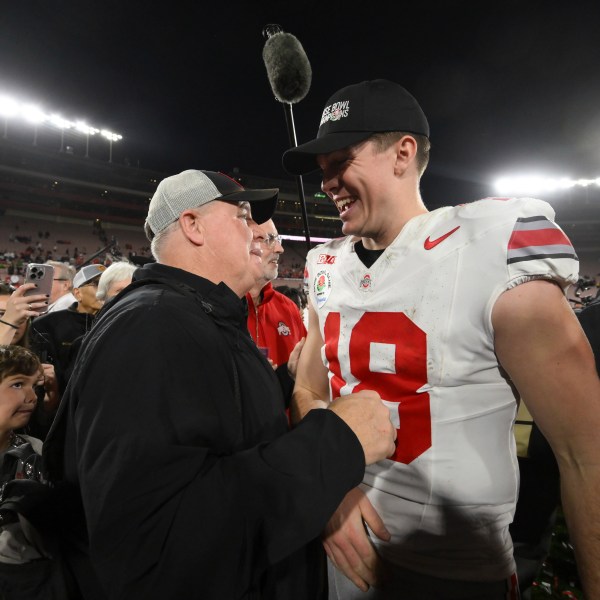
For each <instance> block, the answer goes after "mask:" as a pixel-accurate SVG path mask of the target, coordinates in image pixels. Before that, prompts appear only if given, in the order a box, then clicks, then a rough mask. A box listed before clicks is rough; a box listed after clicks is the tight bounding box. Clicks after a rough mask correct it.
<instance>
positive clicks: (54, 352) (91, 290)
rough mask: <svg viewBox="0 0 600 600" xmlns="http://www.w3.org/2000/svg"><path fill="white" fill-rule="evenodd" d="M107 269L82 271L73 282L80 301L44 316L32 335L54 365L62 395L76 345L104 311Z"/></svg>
mask: <svg viewBox="0 0 600 600" xmlns="http://www.w3.org/2000/svg"><path fill="white" fill-rule="evenodd" d="M105 269H106V267H105V266H104V265H96V264H94V265H87V266H85V267H82V268H81V269H80V270H79V271H78V272H77V274H76V275H75V277H74V279H73V295H74V296H75V298H76V302H74V303H73V304H72V305H71V306H69V308H67V309H65V310H59V311H56V312H51V313H49V314H46V315H42V316H41V317H38V318H36V319H34V320H33V322H32V324H31V331H30V341H31V346H32V348H33V349H34V350H35V352H36V353H37V355H38V356H40V357H42V359H43V360H47V361H48V362H51V363H52V364H54V367H55V369H56V375H57V378H58V382H59V389H60V393H61V394H62V393H63V392H64V390H65V388H66V386H67V381H68V377H67V374H68V373H69V372H70V364H71V361H72V360H73V359H74V356H73V353H72V352H71V346H72V344H73V342H74V341H75V340H76V339H77V338H78V337H80V336H81V335H83V334H85V333H87V332H88V331H89V330H90V329H91V326H92V323H93V321H94V315H95V314H96V313H97V312H98V311H99V310H100V308H102V304H103V303H102V302H101V301H99V300H97V299H96V290H97V289H98V280H99V279H100V275H101V274H102V273H103V271H104V270H105Z"/></svg>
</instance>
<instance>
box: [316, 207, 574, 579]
mask: <svg viewBox="0 0 600 600" xmlns="http://www.w3.org/2000/svg"><path fill="white" fill-rule="evenodd" d="M553 218H554V211H553V210H552V208H551V207H550V206H549V205H548V204H547V203H546V202H543V201H540V200H535V199H505V198H502V199H496V198H488V199H484V200H479V201H477V202H473V203H470V204H466V205H462V206H457V207H446V208H440V209H438V210H436V211H433V212H430V213H426V214H423V215H419V216H417V217H414V218H413V219H411V220H410V221H409V222H408V223H407V224H406V225H405V226H404V228H403V229H402V231H401V232H400V234H399V235H398V237H397V238H396V239H395V240H394V242H393V243H392V244H391V245H390V246H389V247H388V248H386V249H385V251H384V252H383V254H382V255H381V256H380V257H379V258H378V260H377V261H376V262H375V264H373V265H372V266H371V267H369V268H367V267H365V266H364V264H363V263H362V262H361V261H360V259H359V257H358V256H357V254H356V253H355V251H354V241H355V239H353V238H341V239H337V240H333V241H331V242H328V243H326V244H323V245H320V246H318V247H316V248H314V249H312V250H311V251H310V252H309V254H308V257H307V272H306V283H307V287H308V292H309V294H310V298H311V301H312V304H313V306H314V307H315V310H316V312H317V314H318V318H319V325H320V329H321V333H322V335H323V339H324V341H325V345H324V346H323V349H322V356H323V361H324V364H325V365H326V366H327V368H328V369H329V378H330V391H331V396H332V397H333V398H335V397H337V396H339V395H344V394H349V393H351V392H355V391H359V390H362V389H372V390H376V391H377V392H378V393H379V394H380V395H381V397H382V398H383V399H384V401H385V403H386V404H387V406H388V407H389V408H390V413H391V415H392V420H393V422H394V423H395V424H396V428H397V429H398V442H397V450H396V453H395V455H394V457H393V458H392V459H391V460H385V461H382V462H379V463H377V464H375V465H372V466H370V467H368V468H367V471H366V474H365V478H364V480H363V488H364V490H365V491H366V493H367V495H368V497H369V499H370V501H371V502H372V503H373V505H374V506H375V508H376V509H377V511H378V512H379V514H380V515H381V516H382V518H383V520H384V522H385V524H386V527H387V528H388V530H389V531H390V533H391V534H392V539H391V541H390V542H389V543H383V542H381V541H380V540H378V539H377V538H376V537H375V536H372V538H373V541H374V543H376V544H377V547H378V550H379V552H381V554H382V555H384V556H386V557H387V558H388V559H389V560H390V561H392V562H394V563H396V564H398V565H400V566H402V567H405V568H408V569H411V570H414V571H417V572H421V573H424V574H429V575H433V576H437V577H445V578H453V579H464V580H495V579H503V578H505V577H507V576H510V574H511V573H513V572H514V570H515V566H514V562H513V556H512V543H511V541H510V536H509V533H508V525H509V523H510V522H511V520H512V518H513V514H514V509H515V503H516V497H517V491H518V467H517V461H516V456H515V444H514V437H513V434H512V426H513V421H514V417H515V412H516V402H515V397H514V395H513V392H512V390H511V386H510V385H509V383H508V381H507V378H506V375H505V374H504V373H503V372H502V370H501V369H500V367H499V365H498V361H497V359H496V356H495V354H494V332H493V329H492V323H491V313H492V308H493V306H494V303H495V302H496V300H497V299H498V297H499V296H500V294H502V292H504V291H505V290H507V289H509V288H512V287H514V286H516V285H519V284H521V283H523V282H526V281H530V280H532V279H549V280H554V281H556V282H557V283H558V284H560V285H561V286H562V287H563V288H565V287H566V286H567V285H568V284H570V283H573V282H576V281H577V279H578V271H577V269H578V262H577V256H576V254H575V251H574V249H573V246H572V245H571V243H570V242H569V240H568V238H567V237H566V236H565V234H564V233H563V232H562V230H561V229H560V228H559V227H558V226H557V225H556V224H555V223H554V222H553Z"/></svg>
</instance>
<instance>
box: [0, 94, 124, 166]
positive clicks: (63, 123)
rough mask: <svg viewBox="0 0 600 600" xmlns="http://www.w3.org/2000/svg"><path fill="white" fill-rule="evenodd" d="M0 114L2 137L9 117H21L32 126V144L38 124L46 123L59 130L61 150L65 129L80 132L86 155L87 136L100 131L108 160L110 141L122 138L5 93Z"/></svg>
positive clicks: (0, 102) (5, 131) (1, 98)
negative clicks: (104, 142)
mask: <svg viewBox="0 0 600 600" xmlns="http://www.w3.org/2000/svg"><path fill="white" fill-rule="evenodd" d="M0 116H2V117H4V138H6V137H7V132H8V120H9V119H14V118H21V119H23V120H25V121H27V122H28V123H32V124H33V126H34V138H33V145H34V146H35V145H37V128H38V125H40V124H44V125H48V126H50V127H54V128H56V129H58V130H60V132H61V144H60V149H61V151H63V150H64V134H65V130H68V129H72V130H73V131H76V132H78V133H82V134H84V135H85V136H86V153H85V155H86V157H87V156H89V136H90V135H95V134H97V133H100V132H102V135H103V137H105V138H106V139H107V140H108V141H109V144H110V152H109V162H112V143H113V142H118V141H119V140H122V139H123V136H122V135H120V134H118V133H113V132H111V131H108V130H106V129H103V130H100V129H97V128H96V127H91V126H90V125H87V124H86V123H85V122H84V121H82V120H76V121H74V120H70V119H66V118H64V117H62V116H61V115H60V114H59V113H52V114H47V113H45V112H44V111H43V110H42V109H41V108H40V107H39V106H37V105H35V104H32V103H28V102H20V101H19V100H16V99H14V98H12V97H10V96H8V95H5V94H0Z"/></svg>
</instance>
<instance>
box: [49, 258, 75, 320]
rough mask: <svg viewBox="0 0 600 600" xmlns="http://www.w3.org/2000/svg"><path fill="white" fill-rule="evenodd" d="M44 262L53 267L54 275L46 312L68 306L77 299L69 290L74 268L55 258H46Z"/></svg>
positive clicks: (71, 286)
mask: <svg viewBox="0 0 600 600" xmlns="http://www.w3.org/2000/svg"><path fill="white" fill-rule="evenodd" d="M46 264H47V265H51V266H53V267H54V277H53V279H52V291H51V292H50V304H49V306H48V312H54V311H55V310H64V309H65V308H69V307H70V306H71V305H72V304H73V303H74V302H76V301H77V300H76V298H75V296H74V295H73V293H72V292H71V290H72V288H73V277H74V276H75V269H74V268H73V267H72V266H71V265H68V264H67V263H64V262H59V261H57V260H47V261H46Z"/></svg>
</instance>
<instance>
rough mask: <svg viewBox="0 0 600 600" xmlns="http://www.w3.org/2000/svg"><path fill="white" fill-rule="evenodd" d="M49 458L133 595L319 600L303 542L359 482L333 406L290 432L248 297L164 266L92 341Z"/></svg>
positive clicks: (135, 288)
mask: <svg viewBox="0 0 600 600" xmlns="http://www.w3.org/2000/svg"><path fill="white" fill-rule="evenodd" d="M136 282H137V283H136ZM44 454H45V459H46V461H47V468H48V471H49V475H50V476H51V477H52V479H53V480H54V481H57V482H60V481H63V482H64V483H63V484H62V488H63V489H67V490H70V491H72V492H75V494H76V493H77V492H78V490H80V493H81V498H82V500H83V506H84V507H85V516H86V523H87V528H88V530H89V534H90V548H91V556H92V562H93V565H94V568H95V570H96V572H97V574H98V576H99V579H100V581H101V585H102V587H103V588H104V589H105V590H106V591H107V595H108V597H110V598H119V599H121V598H122V599H125V598H127V599H128V600H131V599H136V598H140V599H142V598H143V599H144V600H151V599H154V598H156V599H161V600H165V599H168V598H190V599H193V598H197V599H203V600H210V599H213V598H214V599H218V600H233V599H237V598H240V599H254V598H261V599H273V600H275V599H277V600H287V599H291V598H293V599H306V600H314V599H315V598H317V597H318V595H317V594H318V592H317V585H318V581H317V579H318V577H317V574H318V569H319V562H318V560H319V559H318V554H313V553H312V550H311V548H310V546H309V545H308V544H309V542H311V540H315V538H317V536H318V535H319V533H320V531H321V530H322V528H323V527H324V525H325V523H326V521H327V520H328V518H329V516H330V515H331V514H332V512H333V511H334V510H335V508H336V507H337V505H338V504H339V502H340V501H341V500H342V498H343V496H344V495H345V494H346V493H347V492H348V491H349V490H350V489H352V488H353V487H354V486H356V485H358V483H359V482H360V481H361V479H362V475H363V472H364V454H363V452H362V448H361V446H360V444H359V442H358V440H357V438H356V436H355V435H354V433H353V432H352V431H351V430H350V429H349V428H348V427H347V426H346V424H345V423H344V422H343V421H342V420H341V419H339V418H338V417H337V416H336V415H335V414H334V413H332V412H331V411H327V410H317V411H312V412H311V413H309V415H307V417H306V418H305V419H304V420H303V422H302V423H301V424H300V425H299V426H298V427H296V428H295V429H294V430H293V431H291V432H289V431H288V427H287V420H286V417H285V413H284V405H283V398H282V394H281V390H280V387H279V385H278V382H277V379H276V377H275V375H274V374H273V369H272V368H271V366H270V365H269V363H268V362H267V361H266V360H265V359H264V358H263V356H262V355H261V354H260V352H258V350H257V349H256V347H255V345H254V343H253V342H252V339H251V338H250V336H249V334H248V332H247V330H246V319H245V313H244V309H243V304H242V302H241V300H240V299H239V298H238V297H237V296H236V295H235V294H234V293H233V292H232V291H231V290H230V289H229V288H228V287H227V286H225V285H224V284H220V285H218V286H216V285H214V284H212V283H210V282H208V281H206V280H204V279H202V278H199V277H196V276H194V275H191V274H190V273H187V272H185V271H181V270H178V269H174V268H171V267H166V266H164V265H160V264H150V265H146V266H145V267H143V268H142V269H138V271H136V273H135V274H134V284H133V285H132V286H130V287H129V288H128V289H127V290H125V291H124V292H123V293H122V294H121V295H120V296H118V297H117V298H116V299H115V301H114V302H112V303H111V305H110V307H108V310H106V311H105V312H104V311H103V313H102V314H101V315H100V316H99V318H98V319H97V321H96V323H95V325H94V328H93V329H92V331H91V332H90V334H88V336H86V338H85V340H84V342H83V344H82V347H81V350H80V353H79V357H78V361H77V364H76V366H75V370H74V372H73V376H72V378H71V381H70V383H69V387H68V389H67V392H66V395H65V397H64V399H63V402H62V404H61V408H60V411H59V415H58V416H57V419H56V420H55V423H54V426H53V428H52V430H51V432H50V434H49V438H48V440H47V441H46V443H45V445H44ZM59 487H61V486H60V485H59ZM73 519H75V517H73ZM78 528H80V529H79V534H80V538H81V539H83V538H84V537H85V536H84V528H83V527H81V524H79V525H78V526H77V527H75V529H76V530H77V529H78ZM81 572H83V571H81ZM86 578H87V582H86ZM80 579H81V580H83V584H84V586H85V585H86V583H87V587H88V589H90V590H93V587H94V585H93V582H91V580H90V578H89V577H88V576H86V575H85V574H84V575H83V576H82V577H80ZM90 597H94V596H93V594H90ZM98 597H100V596H98Z"/></svg>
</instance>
